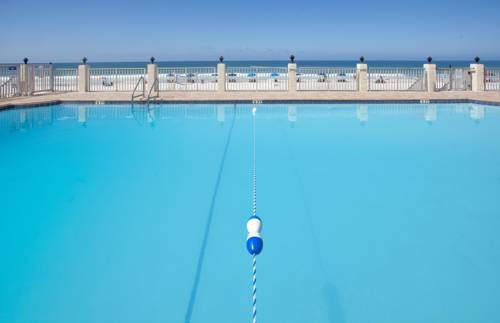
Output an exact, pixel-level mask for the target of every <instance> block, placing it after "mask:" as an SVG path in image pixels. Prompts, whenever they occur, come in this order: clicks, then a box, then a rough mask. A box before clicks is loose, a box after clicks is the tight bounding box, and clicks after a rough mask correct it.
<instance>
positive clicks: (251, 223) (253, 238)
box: [247, 106, 263, 323]
mask: <svg viewBox="0 0 500 323" xmlns="http://www.w3.org/2000/svg"><path fill="white" fill-rule="evenodd" d="M256 113H257V108H256V107H255V106H254V107H253V109H252V141H253V145H252V146H253V190H252V216H251V217H250V218H249V219H248V221H247V231H248V235H247V250H248V252H249V253H250V255H252V322H253V323H256V322H257V255H258V254H260V252H261V251H262V247H263V241H262V238H261V236H260V231H261V229H262V220H261V219H260V218H259V217H258V216H257V157H256V136H255V133H256V131H255V130H256V129H255V118H256Z"/></svg>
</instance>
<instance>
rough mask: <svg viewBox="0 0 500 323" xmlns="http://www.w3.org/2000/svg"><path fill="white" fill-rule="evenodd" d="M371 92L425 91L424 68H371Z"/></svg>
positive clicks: (369, 83) (369, 85)
mask: <svg viewBox="0 0 500 323" xmlns="http://www.w3.org/2000/svg"><path fill="white" fill-rule="evenodd" d="M368 89H369V90H370V91H423V90H425V86H424V70H423V69H422V68H411V67H409V68H406V67H405V68H398V67H371V68H369V69H368Z"/></svg>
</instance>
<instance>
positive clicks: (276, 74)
mask: <svg viewBox="0 0 500 323" xmlns="http://www.w3.org/2000/svg"><path fill="white" fill-rule="evenodd" d="M278 76H280V75H279V74H278V73H276V72H273V73H271V77H278Z"/></svg>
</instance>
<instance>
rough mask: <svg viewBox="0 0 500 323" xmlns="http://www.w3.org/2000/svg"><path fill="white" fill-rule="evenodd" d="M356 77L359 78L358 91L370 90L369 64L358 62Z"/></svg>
mask: <svg viewBox="0 0 500 323" xmlns="http://www.w3.org/2000/svg"><path fill="white" fill-rule="evenodd" d="M356 77H357V79H358V91H359V92H367V91H368V65H367V64H365V63H358V64H356Z"/></svg>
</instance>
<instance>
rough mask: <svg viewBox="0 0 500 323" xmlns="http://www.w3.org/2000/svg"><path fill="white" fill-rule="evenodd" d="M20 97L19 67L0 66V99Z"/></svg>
mask: <svg viewBox="0 0 500 323" xmlns="http://www.w3.org/2000/svg"><path fill="white" fill-rule="evenodd" d="M17 95H20V89H19V65H15V64H14V65H7V64H5V65H4V64H2V65H0V99H2V98H10V97H13V96H17Z"/></svg>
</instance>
